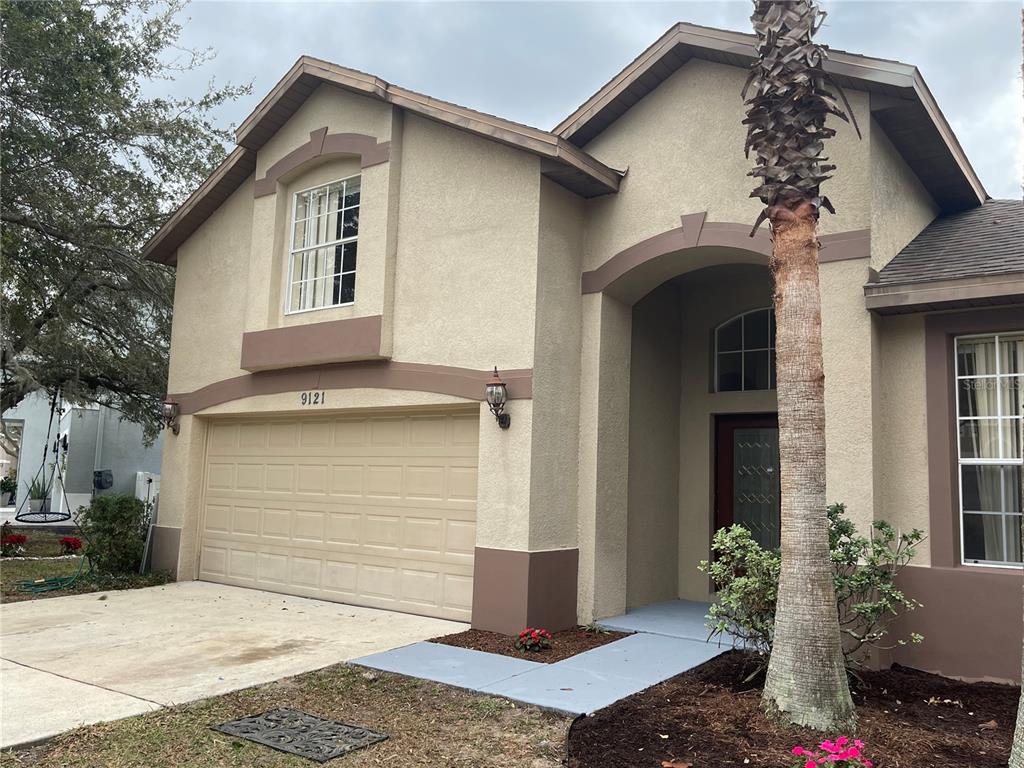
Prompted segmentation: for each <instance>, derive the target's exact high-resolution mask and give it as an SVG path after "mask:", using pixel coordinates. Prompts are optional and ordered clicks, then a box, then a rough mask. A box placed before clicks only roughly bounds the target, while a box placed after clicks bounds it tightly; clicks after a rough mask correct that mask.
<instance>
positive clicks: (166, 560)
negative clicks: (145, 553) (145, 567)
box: [149, 525, 181, 575]
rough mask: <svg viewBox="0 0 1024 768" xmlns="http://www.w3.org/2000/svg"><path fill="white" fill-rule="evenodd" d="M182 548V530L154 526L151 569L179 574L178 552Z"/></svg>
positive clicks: (151, 542) (165, 526)
mask: <svg viewBox="0 0 1024 768" xmlns="http://www.w3.org/2000/svg"><path fill="white" fill-rule="evenodd" d="M180 548H181V528H175V527H173V526H168V525H154V526H153V535H152V538H151V540H150V552H151V555H150V560H149V562H150V568H152V570H154V571H170V572H171V573H173V574H175V575H177V573H178V550H179V549H180Z"/></svg>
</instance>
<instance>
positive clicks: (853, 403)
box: [818, 259, 877, 534]
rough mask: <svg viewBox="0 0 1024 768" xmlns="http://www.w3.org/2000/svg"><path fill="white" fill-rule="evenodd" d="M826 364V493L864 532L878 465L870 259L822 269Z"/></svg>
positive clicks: (873, 501) (827, 264) (866, 526)
mask: <svg viewBox="0 0 1024 768" xmlns="http://www.w3.org/2000/svg"><path fill="white" fill-rule="evenodd" d="M818 276H819V279H820V281H821V283H820V285H821V340H822V357H823V358H824V364H825V493H826V498H827V500H828V503H830V504H832V503H835V502H843V503H844V504H846V508H847V512H848V514H849V517H850V519H851V520H853V521H854V522H855V523H856V524H857V527H858V528H859V530H860V532H861V533H865V534H866V533H867V532H868V529H869V526H870V524H871V520H872V518H873V516H874V507H875V489H874V481H875V465H874V450H873V446H874V434H875V427H876V424H875V422H874V420H873V419H872V418H871V415H872V413H873V412H874V410H875V400H876V397H877V394H876V391H877V360H876V354H875V346H874V342H873V339H874V325H873V319H872V317H871V314H870V313H869V312H868V311H867V310H866V309H865V308H864V287H863V286H864V283H866V282H867V281H868V263H867V260H866V259H853V260H850V261H836V262H830V263H826V264H822V265H821V266H820V267H819V269H818Z"/></svg>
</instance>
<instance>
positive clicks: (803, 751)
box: [790, 747, 807, 755]
mask: <svg viewBox="0 0 1024 768" xmlns="http://www.w3.org/2000/svg"><path fill="white" fill-rule="evenodd" d="M790 751H791V752H792V753H793V754H794V755H803V754H806V753H807V750H806V749H804V748H803V747H793V749H792V750H790Z"/></svg>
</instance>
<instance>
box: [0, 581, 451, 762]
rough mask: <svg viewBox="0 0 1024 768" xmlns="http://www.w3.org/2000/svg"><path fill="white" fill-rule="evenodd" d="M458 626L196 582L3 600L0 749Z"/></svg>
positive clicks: (305, 669)
mask: <svg viewBox="0 0 1024 768" xmlns="http://www.w3.org/2000/svg"><path fill="white" fill-rule="evenodd" d="M463 629H466V625H465V624H459V623H457V622H453V621H444V620H442V619H430V618H425V617H422V616H411V615H409V614H403V613H392V612H390V611H379V610H374V609H372V608H359V607H356V606H352V605H343V604H340V603H329V602H325V601H322V600H310V599H306V598H302V597H289V596H287V595H277V594H273V593H271V592H261V591H258V590H253V589H241V588H239V587H227V586H221V585H219V584H207V583H205V582H199V581H189V582H183V583H180V584H169V585H167V586H163V587H150V588H147V589H136V590H128V591H123V592H102V593H95V594H88V595H74V596H70V597H58V598H52V599H48V600H35V601H28V602H21V603H11V604H6V605H2V606H0V658H2V662H0V746H2V747H10V746H15V745H18V744H25V743H27V742H33V741H38V740H40V739H44V738H47V737H49V736H53V735H56V734H58V733H63V732H64V731H67V730H70V729H72V728H75V727H77V726H79V725H85V724H88V723H95V722H100V721H104V720H116V719H118V718H121V717H128V716H129V715H136V714H140V713H142V712H148V711H150V710H153V709H159V708H160V707H165V706H170V705H173V704H180V703H182V702H186V701H192V700H195V699H202V698H207V697H209V696H217V695H219V694H222V693H227V692H229V691H234V690H238V689H240V688H247V687H249V686H252V685H258V684H260V683H267V682H270V681H272V680H277V679H279V678H282V677H288V676H290V675H295V674H298V673H301V672H308V671H309V670H313V669H319V668H321V667H326V666H329V665H331V664H337V663H338V662H341V661H347V660H349V659H353V658H357V657H359V656H365V655H367V654H369V653H374V652H377V651H383V650H387V649H389V648H395V647H398V646H403V645H408V644H409V643H413V642H417V641H419V640H424V639H426V638H430V637H435V636H437V635H443V634H447V633H449V632H458V631H461V630H463Z"/></svg>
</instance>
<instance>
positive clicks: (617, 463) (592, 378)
mask: <svg viewBox="0 0 1024 768" xmlns="http://www.w3.org/2000/svg"><path fill="white" fill-rule="evenodd" d="M632 315H633V312H632V308H631V307H630V306H627V305H626V304H623V303H622V302H620V301H617V300H616V299H613V298H611V297H610V296H606V295H605V294H601V293H592V294H587V295H585V296H583V298H582V326H583V334H582V339H581V343H580V349H581V355H580V363H581V364H580V432H579V440H580V469H579V478H580V479H579V502H578V504H579V506H578V520H577V524H578V526H579V547H580V553H579V584H578V589H577V617H578V618H579V620H580V621H581V622H583V623H586V622H588V621H590V620H591V619H594V618H604V617H607V616H615V615H617V614H619V613H622V612H623V611H624V610H625V609H626V540H627V517H626V510H627V506H628V494H627V474H626V470H627V467H628V462H629V385H630V382H629V376H628V375H627V372H628V371H629V357H630V327H631V325H632Z"/></svg>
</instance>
